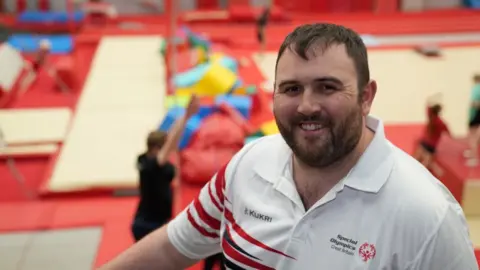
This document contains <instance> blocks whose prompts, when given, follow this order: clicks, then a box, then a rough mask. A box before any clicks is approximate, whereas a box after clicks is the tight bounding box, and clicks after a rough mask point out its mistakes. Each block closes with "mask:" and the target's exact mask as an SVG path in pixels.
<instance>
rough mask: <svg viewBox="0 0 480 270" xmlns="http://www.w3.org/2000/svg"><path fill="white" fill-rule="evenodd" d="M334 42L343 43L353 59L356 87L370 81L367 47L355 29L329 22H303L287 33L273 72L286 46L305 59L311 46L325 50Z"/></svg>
mask: <svg viewBox="0 0 480 270" xmlns="http://www.w3.org/2000/svg"><path fill="white" fill-rule="evenodd" d="M334 44H338V45H340V44H343V45H345V47H346V50H347V54H348V56H350V57H351V58H352V59H353V62H354V64H355V69H356V71H357V76H358V88H359V90H361V89H362V88H363V87H365V86H366V85H367V83H368V82H369V81H370V70H369V67H368V55H367V48H366V46H365V44H364V43H363V40H362V38H361V37H360V36H359V35H358V34H357V33H356V32H355V31H353V30H352V29H349V28H346V27H344V26H341V25H336V24H331V23H315V24H304V25H301V26H299V27H297V28H295V30H293V32H291V33H290V34H288V36H287V37H286V38H285V40H284V41H283V43H282V45H281V46H280V49H279V51H278V56H277V62H276V63H275V73H276V72H277V66H278V60H279V59H280V57H281V56H282V55H283V53H284V52H285V50H286V49H287V48H288V49H290V50H292V51H293V52H294V53H296V54H297V55H299V56H300V57H302V58H303V59H305V60H307V59H308V57H307V52H308V50H310V49H311V48H312V46H319V48H320V49H321V50H326V49H328V48H329V47H330V46H332V45H334Z"/></svg>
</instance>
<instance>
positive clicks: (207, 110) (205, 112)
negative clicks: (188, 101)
mask: <svg viewBox="0 0 480 270" xmlns="http://www.w3.org/2000/svg"><path fill="white" fill-rule="evenodd" d="M216 111H217V107H216V106H213V105H208V106H207V105H202V106H200V108H199V109H198V113H197V115H198V116H199V117H200V118H202V119H203V118H205V117H207V116H209V115H211V114H212V113H214V112H216Z"/></svg>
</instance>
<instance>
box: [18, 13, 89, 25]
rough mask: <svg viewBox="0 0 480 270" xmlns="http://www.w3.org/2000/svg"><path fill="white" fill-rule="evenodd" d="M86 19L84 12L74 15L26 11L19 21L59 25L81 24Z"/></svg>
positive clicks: (19, 17)
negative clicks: (70, 22) (72, 22)
mask: <svg viewBox="0 0 480 270" xmlns="http://www.w3.org/2000/svg"><path fill="white" fill-rule="evenodd" d="M84 18H85V14H84V12H82V11H76V12H73V13H68V12H51V11H48V12H46V11H25V12H22V13H21V14H20V15H18V18H17V19H18V21H19V22H23V23H59V24H64V23H68V22H69V21H72V20H73V21H74V22H81V21H83V19H84Z"/></svg>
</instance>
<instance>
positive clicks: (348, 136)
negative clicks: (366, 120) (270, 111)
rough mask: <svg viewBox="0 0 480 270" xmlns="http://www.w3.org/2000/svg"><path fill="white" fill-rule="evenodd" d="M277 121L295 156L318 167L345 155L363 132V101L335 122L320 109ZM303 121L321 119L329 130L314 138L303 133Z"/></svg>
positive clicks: (319, 121) (354, 145) (322, 166)
mask: <svg viewBox="0 0 480 270" xmlns="http://www.w3.org/2000/svg"><path fill="white" fill-rule="evenodd" d="M275 121H276V123H277V126H278V129H279V131H280V134H281V135H282V137H283V138H284V140H285V142H286V143H287V144H288V146H290V148H291V149H292V151H293V153H294V155H295V157H296V158H298V159H299V160H300V161H301V162H303V163H304V164H306V165H308V166H311V167H315V168H324V167H327V166H330V165H332V164H334V163H336V162H337V161H340V160H341V159H343V158H344V157H345V156H347V155H348V154H349V153H351V152H352V151H353V150H354V149H355V147H356V146H357V144H358V142H359V141H360V138H361V136H362V128H363V121H362V110H361V106H360V105H357V106H355V107H354V108H352V110H351V111H350V112H349V113H348V115H347V116H346V117H345V118H344V119H342V120H340V121H339V122H336V123H335V122H334V120H333V119H332V118H330V117H329V116H328V115H326V114H321V113H320V114H316V115H310V116H306V115H303V114H297V115H296V116H295V117H294V118H293V119H290V120H289V123H288V124H285V125H284V124H282V123H281V121H279V119H278V118H277V117H275ZM304 121H305V122H315V123H318V124H320V125H322V128H325V129H326V130H325V132H323V134H321V135H320V136H317V137H315V138H307V137H302V134H301V131H300V123H301V122H304Z"/></svg>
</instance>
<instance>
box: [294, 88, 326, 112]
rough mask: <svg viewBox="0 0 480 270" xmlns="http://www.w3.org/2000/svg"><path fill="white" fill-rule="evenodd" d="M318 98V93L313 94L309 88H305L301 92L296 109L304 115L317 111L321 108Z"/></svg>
mask: <svg viewBox="0 0 480 270" xmlns="http://www.w3.org/2000/svg"><path fill="white" fill-rule="evenodd" d="M318 98H319V97H318V95H315V93H314V92H313V91H312V90H311V89H308V88H307V89H305V90H304V91H303V93H302V97H301V100H300V105H299V106H298V108H297V111H298V112H299V113H301V114H304V115H312V114H315V113H318V112H319V111H320V110H321V109H322V107H321V105H320V102H319V100H318Z"/></svg>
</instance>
